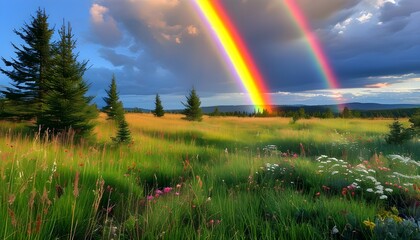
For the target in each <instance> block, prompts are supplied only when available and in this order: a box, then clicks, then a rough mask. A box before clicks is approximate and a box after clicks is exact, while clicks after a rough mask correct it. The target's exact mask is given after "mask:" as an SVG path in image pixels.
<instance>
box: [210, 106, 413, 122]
mask: <svg viewBox="0 0 420 240" xmlns="http://www.w3.org/2000/svg"><path fill="white" fill-rule="evenodd" d="M416 109H417V108H407V109H388V110H351V109H349V108H348V107H344V109H343V110H342V111H341V112H334V111H333V110H332V108H323V109H318V108H314V107H309V108H306V107H285V108H284V109H274V110H272V111H271V112H268V111H267V110H262V111H254V112H246V111H227V112H226V111H225V112H221V111H220V110H219V108H218V107H216V108H215V109H214V110H213V112H211V113H208V114H207V115H209V116H235V117H288V118H295V119H308V118H407V117H410V116H412V115H413V114H414V113H415V111H416Z"/></svg>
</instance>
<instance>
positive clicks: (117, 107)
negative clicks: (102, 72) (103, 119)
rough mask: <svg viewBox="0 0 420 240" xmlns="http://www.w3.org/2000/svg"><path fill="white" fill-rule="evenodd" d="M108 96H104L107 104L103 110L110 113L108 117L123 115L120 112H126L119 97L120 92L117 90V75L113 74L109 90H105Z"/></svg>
mask: <svg viewBox="0 0 420 240" xmlns="http://www.w3.org/2000/svg"><path fill="white" fill-rule="evenodd" d="M105 91H106V93H107V95H108V96H107V97H104V98H103V100H104V101H105V103H106V105H105V107H103V108H102V110H103V111H104V112H105V113H106V114H107V115H108V119H112V120H118V119H116V118H117V117H118V116H121V114H120V112H122V113H123V114H124V110H123V107H122V104H121V102H120V99H119V93H118V91H117V83H116V80H115V75H112V80H111V84H110V85H109V90H105Z"/></svg>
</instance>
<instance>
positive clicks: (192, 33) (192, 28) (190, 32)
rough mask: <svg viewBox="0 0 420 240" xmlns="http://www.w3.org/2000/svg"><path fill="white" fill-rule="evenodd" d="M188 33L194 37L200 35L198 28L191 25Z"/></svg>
mask: <svg viewBox="0 0 420 240" xmlns="http://www.w3.org/2000/svg"><path fill="white" fill-rule="evenodd" d="M187 33H188V34H189V35H193V36H195V35H198V29H197V27H195V26H193V25H189V26H188V27H187Z"/></svg>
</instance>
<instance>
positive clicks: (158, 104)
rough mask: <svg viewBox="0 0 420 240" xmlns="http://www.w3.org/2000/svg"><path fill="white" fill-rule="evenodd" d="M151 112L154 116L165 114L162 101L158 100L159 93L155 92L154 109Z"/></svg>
mask: <svg viewBox="0 0 420 240" xmlns="http://www.w3.org/2000/svg"><path fill="white" fill-rule="evenodd" d="M153 114H154V115H155V116H156V117H163V115H165V111H164V110H163V106H162V101H161V100H160V97H159V94H156V99H155V110H154V111H153Z"/></svg>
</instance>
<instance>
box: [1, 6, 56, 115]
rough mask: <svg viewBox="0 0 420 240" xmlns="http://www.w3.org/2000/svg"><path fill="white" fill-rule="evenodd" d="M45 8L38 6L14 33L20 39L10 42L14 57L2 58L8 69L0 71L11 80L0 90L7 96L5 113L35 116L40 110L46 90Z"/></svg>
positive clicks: (47, 35) (48, 50) (47, 38)
mask: <svg viewBox="0 0 420 240" xmlns="http://www.w3.org/2000/svg"><path fill="white" fill-rule="evenodd" d="M53 32H54V30H53V29H50V28H49V24H48V16H47V15H46V13H45V10H44V11H43V10H41V9H38V11H37V12H36V16H35V17H34V16H32V20H31V22H30V23H29V24H27V23H25V24H24V26H23V27H22V28H21V29H20V31H18V30H14V33H15V34H16V35H18V36H19V37H20V38H21V39H22V40H23V41H24V44H22V45H15V44H12V46H13V48H14V49H15V53H16V56H17V57H16V58H12V59H11V60H6V59H4V58H2V60H3V62H4V64H5V65H6V66H7V67H11V68H12V69H11V70H7V69H3V68H0V71H1V72H2V73H3V74H5V75H6V76H7V77H9V78H10V79H11V80H12V83H11V85H12V87H8V88H6V90H4V91H2V93H3V94H4V95H5V97H6V99H7V103H8V104H7V106H8V108H7V109H8V110H7V112H8V114H9V115H11V116H14V117H17V118H33V117H39V115H40V114H42V112H43V111H44V107H45V98H46V93H47V91H48V80H47V79H48V75H49V74H48V72H49V70H50V67H51V56H52V53H51V36H52V34H53Z"/></svg>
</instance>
